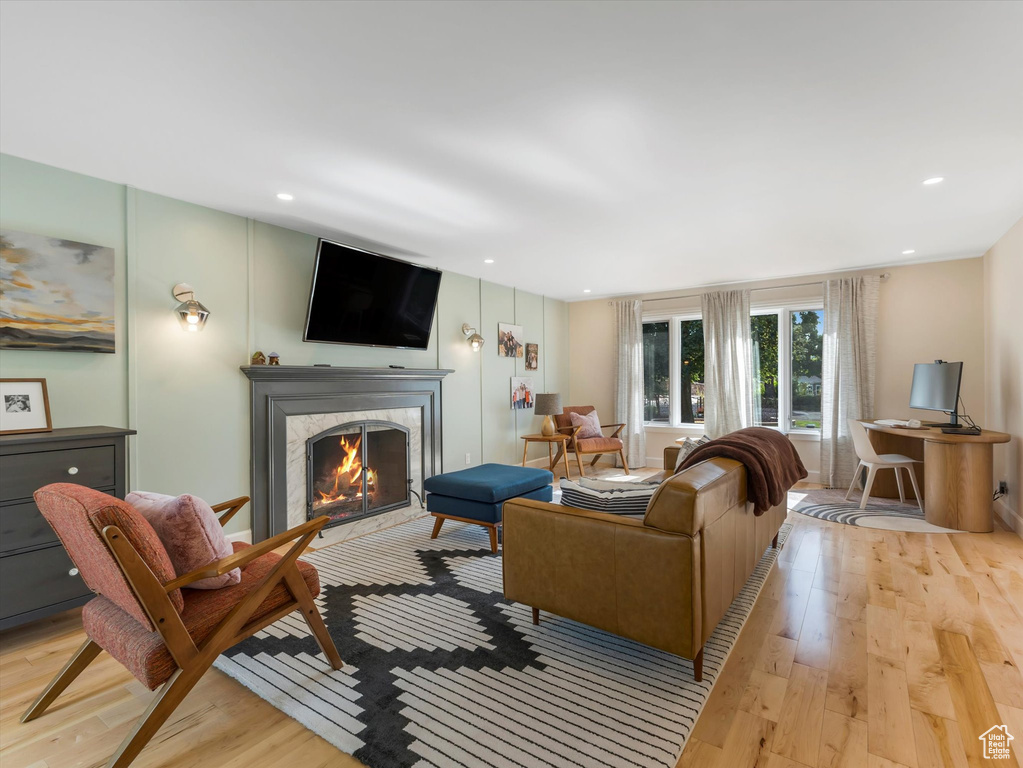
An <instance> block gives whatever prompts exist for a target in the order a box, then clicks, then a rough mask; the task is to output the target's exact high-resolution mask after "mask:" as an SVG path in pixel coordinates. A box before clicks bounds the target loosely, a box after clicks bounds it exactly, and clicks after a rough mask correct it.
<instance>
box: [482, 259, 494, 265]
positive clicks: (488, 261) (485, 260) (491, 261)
mask: <svg viewBox="0 0 1023 768" xmlns="http://www.w3.org/2000/svg"><path fill="white" fill-rule="evenodd" d="M483 263H484V264H493V263H494V260H493V259H483Z"/></svg>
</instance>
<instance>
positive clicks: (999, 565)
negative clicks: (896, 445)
mask: <svg viewBox="0 0 1023 768" xmlns="http://www.w3.org/2000/svg"><path fill="white" fill-rule="evenodd" d="M789 519H790V521H791V522H792V523H793V530H792V533H791V535H790V536H789V540H788V542H787V543H786V545H785V548H784V549H783V550H782V552H781V555H780V557H779V561H778V564H777V566H776V567H775V568H774V569H773V571H772V573H771V575H770V577H769V578H768V581H767V583H766V584H765V586H764V590H763V592H762V593H761V595H760V598H759V599H758V601H757V604H756V606H755V607H754V609H753V612H752V614H751V615H750V618H749V621H748V622H747V624H746V626H745V628H744V629H743V631H742V633H741V635H740V636H739V639H738V642H737V643H736V646H735V649H734V650H733V651H732V655H731V656H730V657H729V659H728V662H727V663H726V665H725V668H724V670H723V671H722V674H721V677H720V679H719V680H718V681H717V684H716V686H715V688H714V691H713V693H712V694H711V697H710V700H709V701H708V703H707V706H706V708H705V709H704V711H703V714H702V715H701V716H700V719H699V720H698V722H697V724H696V728H695V730H694V731H693V735H692V737H691V738H690V740H689V743H688V744H687V746H686V749H685V752H684V753H683V755H682V759H681V760H680V762H679V766H680V768H682V767H685V768H689V767H691V766H699V768H746V767H747V766H748V767H750V768H752V767H753V766H758V768H804V767H805V766H810V767H811V768H817V767H818V766H820V767H821V768H839V767H840V766H842V767H845V768H858V767H859V766H864V767H866V768H899V767H900V766H906V767H907V768H930V767H931V766H954V768H973V767H976V768H980V766H984V767H985V768H992V766H995V767H997V768H1023V759H1021V758H1020V755H1021V754H1023V677H1021V674H1020V669H1021V667H1023V540H1021V539H1020V538H1019V537H1017V536H1016V534H1014V533H1011V532H1008V531H1004V530H1001V529H999V530H996V532H995V533H993V534H986V535H985V534H958V535H954V536H946V535H941V536H932V535H922V534H906V533H887V532H882V531H871V530H867V529H861V528H854V527H851V526H844V525H836V524H831V523H824V522H819V521H816V520H812V519H810V518H807V517H803V516H801V515H797V514H790V516H789ZM81 641H82V632H81V628H80V619H79V614H78V612H70V613H68V614H64V615H62V616H60V617H57V618H55V619H52V620H50V621H43V622H37V623H35V624H33V625H30V626H28V627H24V628H19V629H16V630H11V631H9V632H6V633H3V634H0V766H2V768H22V767H25V768H28V767H31V768H71V767H72V766H74V767H76V768H89V767H91V766H100V765H103V763H104V761H105V760H106V758H107V757H109V755H110V754H111V753H112V752H113V751H114V750H115V749H116V747H117V745H118V743H119V742H120V740H121V738H122V737H123V736H124V734H125V733H126V732H127V731H128V729H129V728H130V726H131V724H132V723H133V722H134V721H135V719H136V718H137V717H138V716H139V715H140V714H141V713H142V711H143V710H144V709H145V707H146V705H147V703H148V701H149V700H150V698H151V697H152V694H151V693H149V692H148V691H147V690H145V689H144V688H143V687H142V686H141V685H139V684H138V683H137V682H135V681H134V678H132V677H131V675H129V674H128V673H127V672H125V671H124V670H123V669H122V668H121V667H120V666H119V665H118V664H117V663H116V662H115V661H113V660H112V659H110V658H109V657H108V656H106V655H105V654H104V655H103V656H101V657H100V659H98V660H97V661H96V662H94V663H93V665H92V666H91V667H90V668H89V669H88V670H86V672H85V673H83V674H82V676H81V677H80V678H79V679H78V680H77V681H76V682H75V683H74V684H73V685H72V686H71V688H70V689H69V690H68V691H67V692H65V693H64V695H63V696H61V698H60V699H58V701H57V702H56V703H55V704H54V705H53V707H52V708H51V710H50V711H49V712H47V714H46V715H44V716H43V717H40V718H39V719H38V720H35V721H34V722H32V723H29V724H27V725H21V724H20V723H18V717H19V716H20V714H21V713H22V711H23V710H24V709H25V708H26V707H27V706H28V704H29V703H30V702H31V700H32V699H33V698H34V697H35V695H36V694H37V693H38V692H39V691H40V690H41V689H42V687H43V686H44V685H45V684H46V683H47V682H48V681H49V679H50V677H51V676H52V675H53V674H54V673H55V672H56V671H57V670H58V669H59V668H60V667H61V666H62V665H63V663H64V662H65V661H66V660H67V658H68V657H69V656H70V655H71V653H72V652H73V651H74V650H75V649H76V648H77V646H78V645H79V644H80V643H81ZM1002 723H1004V724H1005V725H1007V726H1008V728H1009V731H1010V732H1011V733H1013V734H1014V735H1015V736H1016V741H1015V744H1016V745H1017V746H1016V750H1015V752H1014V757H1013V759H1011V760H1000V761H992V760H985V759H984V758H983V757H982V755H981V748H982V743H981V741H980V740H979V739H978V736H980V734H981V733H983V732H984V731H986V730H987V729H988V728H990V727H991V726H992V725H996V724H1002ZM134 765H135V766H138V768H153V767H155V766H172V765H173V766H196V767H197V768H198V767H201V766H216V767H217V768H243V767H245V768H247V767H249V766H251V767H252V768H262V767H264V766H266V767H269V766H282V765H302V766H303V768H316V767H317V766H327V765H330V766H342V767H344V766H354V765H359V763H357V761H355V760H354V759H352V758H350V757H349V756H347V755H344V754H342V753H340V752H338V751H337V750H336V749H334V748H333V747H332V746H330V745H329V744H327V743H326V742H324V741H323V740H321V739H320V738H319V737H317V736H315V735H314V734H312V733H311V732H309V731H307V730H306V729H305V728H303V727H302V726H301V725H299V724H298V723H297V722H295V721H294V720H292V719H291V718H288V717H286V716H284V715H282V714H281V713H280V712H278V711H277V710H276V709H274V708H273V707H271V706H270V705H269V704H267V703H265V702H264V701H262V700H261V699H259V698H258V697H256V696H255V695H254V694H252V693H250V692H249V691H248V690H246V689H245V688H243V687H242V686H241V685H239V684H238V683H236V682H235V681H233V680H231V679H230V678H228V677H226V676H225V675H223V674H221V673H220V672H218V671H217V670H212V671H211V672H210V673H209V674H207V675H206V677H205V678H204V679H203V680H202V682H200V683H199V685H198V686H196V688H195V690H194V691H193V692H192V693H191V694H189V696H188V698H187V699H186V700H185V702H184V703H183V704H182V705H181V707H180V708H179V709H178V711H177V712H176V713H175V714H174V716H173V718H172V720H171V721H169V722H168V723H167V725H165V726H164V727H163V728H162V729H161V730H160V732H159V734H158V735H157V736H156V738H154V740H153V741H152V742H151V743H150V745H149V746H148V747H147V748H146V750H145V751H144V752H143V753H142V755H141V756H140V757H139V759H138V760H137V761H136V762H135V764H134Z"/></svg>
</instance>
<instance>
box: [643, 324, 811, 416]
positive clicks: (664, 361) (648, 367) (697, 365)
mask: <svg viewBox="0 0 1023 768" xmlns="http://www.w3.org/2000/svg"><path fill="white" fill-rule="evenodd" d="M810 306H811V308H810V309H804V308H803V307H781V308H776V309H757V310H756V312H754V313H753V314H752V315H751V317H750V335H751V339H752V347H751V349H750V352H751V358H752V363H753V382H752V386H753V395H754V422H753V423H754V424H756V425H758V426H764V427H774V428H777V429H782V430H784V431H786V432H788V431H792V430H819V429H820V426H821V357H822V351H823V335H824V312H823V311H822V310H820V309H817V308H813V305H810ZM786 324H787V325H788V327H789V331H788V333H785V332H784V329H785V326H786ZM708 362H710V361H708ZM643 364H644V378H645V381H644V385H645V389H644V394H645V398H644V406H645V417H646V423H647V424H651V425H660V426H673V427H677V426H685V425H697V426H699V425H702V424H703V420H704V407H705V405H706V401H705V396H706V394H705V389H704V369H705V361H704V349H703V321H702V320H701V319H700V318H699V317H698V316H697V317H694V316H692V315H689V316H680V317H670V318H651V319H650V320H648V321H647V322H645V323H643Z"/></svg>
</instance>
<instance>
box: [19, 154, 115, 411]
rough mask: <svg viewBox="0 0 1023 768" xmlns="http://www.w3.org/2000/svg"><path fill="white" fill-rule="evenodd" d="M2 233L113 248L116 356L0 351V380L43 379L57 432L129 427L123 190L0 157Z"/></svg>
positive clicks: (85, 177)
mask: <svg viewBox="0 0 1023 768" xmlns="http://www.w3.org/2000/svg"><path fill="white" fill-rule="evenodd" d="M0 228H3V229H13V230H18V231H21V232H33V233H36V234H40V235H50V236H53V237H60V238H64V239H67V240H77V241H79V242H83V243H92V244H93V245H103V246H108V247H110V248H113V249H114V260H115V275H116V278H115V279H116V280H117V294H116V303H115V307H114V323H115V327H116V332H115V333H116V351H115V353H114V354H112V355H108V354H96V353H89V352H49V351H41V350H0V378H5V379H20V378H45V379H46V388H47V393H48V394H49V397H50V415H51V417H52V419H53V424H54V426H59V427H80V426H88V425H92V424H105V425H108V426H111V427H126V426H128V409H127V383H126V377H125V371H126V365H127V359H128V358H127V349H126V339H127V322H126V319H127V317H126V313H125V287H124V286H125V245H124V230H125V188H124V186H122V185H120V184H111V183H110V182H107V181H100V180H99V179H94V178H91V177H89V176H82V175H81V174H78V173H71V172H69V171H62V170H59V169H57V168H51V167H49V166H46V165H39V164H38V163H33V162H30V161H28V160H22V159H20V158H17V157H11V156H10V155H0Z"/></svg>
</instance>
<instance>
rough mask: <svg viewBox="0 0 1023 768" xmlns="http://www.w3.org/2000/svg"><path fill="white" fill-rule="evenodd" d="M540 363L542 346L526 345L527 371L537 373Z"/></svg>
mask: <svg viewBox="0 0 1023 768" xmlns="http://www.w3.org/2000/svg"><path fill="white" fill-rule="evenodd" d="M539 362H540V345H539V344H527V345H526V370H527V371H535V370H536V369H537V366H538V364H539Z"/></svg>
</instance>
